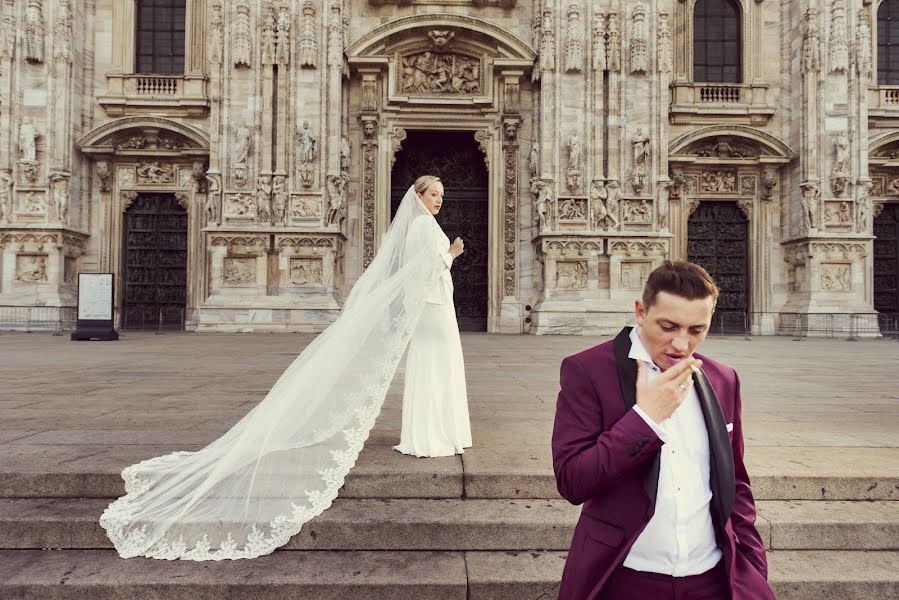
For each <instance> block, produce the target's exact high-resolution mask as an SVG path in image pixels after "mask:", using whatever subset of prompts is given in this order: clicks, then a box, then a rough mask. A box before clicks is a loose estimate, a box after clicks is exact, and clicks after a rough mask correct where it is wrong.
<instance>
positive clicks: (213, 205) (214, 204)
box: [205, 171, 222, 225]
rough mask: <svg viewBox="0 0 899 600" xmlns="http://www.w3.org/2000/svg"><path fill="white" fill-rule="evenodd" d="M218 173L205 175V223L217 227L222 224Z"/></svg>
mask: <svg viewBox="0 0 899 600" xmlns="http://www.w3.org/2000/svg"><path fill="white" fill-rule="evenodd" d="M220 177H221V176H220V175H219V174H218V173H210V172H208V171H207V173H206V183H207V185H206V206H205V210H206V223H207V224H210V223H211V224H214V225H218V224H220V223H221V222H222V213H221V206H222V183H221V179H220Z"/></svg>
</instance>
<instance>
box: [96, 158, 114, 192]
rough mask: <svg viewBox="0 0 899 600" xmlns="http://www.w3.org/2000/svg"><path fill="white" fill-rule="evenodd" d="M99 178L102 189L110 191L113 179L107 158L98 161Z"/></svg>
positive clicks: (102, 190)
mask: <svg viewBox="0 0 899 600" xmlns="http://www.w3.org/2000/svg"><path fill="white" fill-rule="evenodd" d="M96 169H97V179H98V180H99V181H100V191H101V192H109V184H110V182H111V181H112V169H110V168H109V163H108V162H106V161H105V160H101V161H97V163H96Z"/></svg>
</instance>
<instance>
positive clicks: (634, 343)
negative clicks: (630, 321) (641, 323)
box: [627, 327, 660, 371]
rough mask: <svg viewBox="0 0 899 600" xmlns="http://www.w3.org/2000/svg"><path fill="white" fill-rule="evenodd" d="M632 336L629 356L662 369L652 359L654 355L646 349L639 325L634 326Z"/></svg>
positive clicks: (655, 368) (654, 367)
mask: <svg viewBox="0 0 899 600" xmlns="http://www.w3.org/2000/svg"><path fill="white" fill-rule="evenodd" d="M630 338H631V351H630V352H628V355H627V357H628V358H633V359H634V360H642V361H643V362H645V363H646V364H647V365H649V366H650V367H652V368H653V369H654V370H656V371H658V370H660V369H659V367H658V366H657V365H656V364H655V363H654V362H653V361H652V357H651V356H649V352H647V351H646V347H645V346H644V345H643V341H642V340H641V339H640V328H639V327H634V328H633V329H631V335H630Z"/></svg>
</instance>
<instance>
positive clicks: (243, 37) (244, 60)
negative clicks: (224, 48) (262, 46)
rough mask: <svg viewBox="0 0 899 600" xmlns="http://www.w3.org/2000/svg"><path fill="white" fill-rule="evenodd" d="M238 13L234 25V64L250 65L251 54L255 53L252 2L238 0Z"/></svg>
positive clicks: (236, 65) (236, 7)
mask: <svg viewBox="0 0 899 600" xmlns="http://www.w3.org/2000/svg"><path fill="white" fill-rule="evenodd" d="M235 10H236V15H235V17H234V26H233V36H234V37H233V38H232V39H233V42H232V43H233V52H234V66H235V67H239V66H241V65H244V66H246V67H249V66H250V56H252V54H253V34H252V32H251V31H250V3H249V0H237V2H236V6H235Z"/></svg>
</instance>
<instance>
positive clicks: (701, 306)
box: [636, 292, 715, 371]
mask: <svg viewBox="0 0 899 600" xmlns="http://www.w3.org/2000/svg"><path fill="white" fill-rule="evenodd" d="M636 309H637V325H639V326H640V341H642V342H643V346H645V347H646V351H647V352H648V353H649V356H651V357H652V361H653V362H654V363H655V364H656V365H657V366H658V367H659V368H660V369H661V370H663V371H664V370H666V369H668V368H670V367H673V366H674V365H676V364H677V363H679V362H680V361H682V360H684V359H685V358H688V357H689V356H691V355H692V354H693V352H695V351H696V349H697V348H698V347H699V345H700V344H701V343H702V342H703V340H705V336H706V334H707V333H708V331H709V323H711V321H712V313H713V312H715V301H714V299H713V297H712V296H708V297H706V298H702V299H698V300H688V299H686V298H684V297H683V296H678V295H675V294H670V293H668V292H659V293H658V294H656V298H655V302H654V303H653V304H652V306H650V307H649V308H646V307H645V306H644V305H643V301H642V300H637V307H636Z"/></svg>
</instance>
